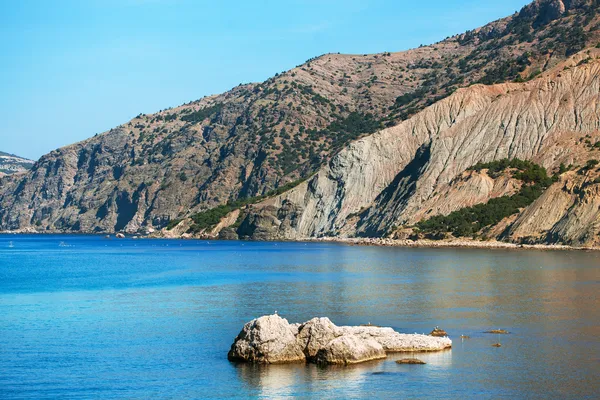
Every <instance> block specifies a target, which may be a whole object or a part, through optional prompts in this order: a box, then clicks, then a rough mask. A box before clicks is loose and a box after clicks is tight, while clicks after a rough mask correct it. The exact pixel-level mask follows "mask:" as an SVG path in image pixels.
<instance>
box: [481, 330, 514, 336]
mask: <svg viewBox="0 0 600 400" xmlns="http://www.w3.org/2000/svg"><path fill="white" fill-rule="evenodd" d="M483 333H497V334H499V335H508V334H509V333H510V332H509V331H506V330H504V329H492V330H491V331H485V332H483Z"/></svg>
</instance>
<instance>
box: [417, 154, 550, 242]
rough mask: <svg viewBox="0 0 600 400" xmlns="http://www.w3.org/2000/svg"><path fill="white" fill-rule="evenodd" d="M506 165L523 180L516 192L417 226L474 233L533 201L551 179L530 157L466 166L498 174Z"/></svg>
mask: <svg viewBox="0 0 600 400" xmlns="http://www.w3.org/2000/svg"><path fill="white" fill-rule="evenodd" d="M508 168H512V169H516V171H515V172H513V177H514V178H516V179H520V180H522V181H523V182H525V183H526V184H525V185H523V186H522V187H521V190H520V191H519V192H518V193H517V194H515V195H513V196H502V197H498V198H495V199H491V200H490V201H488V202H487V203H484V204H477V205H474V206H472V207H465V208H462V209H460V210H457V211H454V212H452V213H450V214H449V215H438V216H435V217H432V218H430V219H428V220H424V221H421V222H419V223H418V224H417V228H418V229H419V230H421V231H422V232H425V233H430V234H440V233H445V232H449V233H452V234H453V235H454V236H456V237H460V236H474V235H475V234H476V233H477V232H479V231H480V230H481V229H483V228H485V227H489V226H493V225H496V224H497V223H499V222H500V221H502V220H503V219H504V218H506V217H509V216H511V215H513V214H516V213H518V212H519V209H521V208H523V207H527V206H528V205H530V204H531V203H533V202H534V201H535V200H536V199H537V198H538V197H539V196H541V195H542V193H543V192H544V190H545V189H546V188H548V187H549V186H550V185H551V184H552V182H553V179H552V178H551V177H549V176H548V175H547V173H546V169H545V168H543V167H542V166H539V165H537V164H534V163H532V162H530V161H522V160H519V159H512V160H508V159H504V160H499V161H493V162H491V163H479V164H476V165H475V166H473V167H471V168H469V170H476V171H480V170H482V169H488V173H489V174H490V176H499V174H500V173H501V172H503V171H505V170H506V169H508Z"/></svg>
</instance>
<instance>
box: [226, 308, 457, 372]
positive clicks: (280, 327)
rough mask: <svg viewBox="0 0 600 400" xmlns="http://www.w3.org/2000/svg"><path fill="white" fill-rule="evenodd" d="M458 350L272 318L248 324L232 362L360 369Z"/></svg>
mask: <svg viewBox="0 0 600 400" xmlns="http://www.w3.org/2000/svg"><path fill="white" fill-rule="evenodd" d="M451 347H452V341H451V340H450V339H449V338H448V337H433V336H427V335H418V334H402V333H398V332H396V331H394V330H393V329H392V328H380V327H375V326H336V325H335V324H334V323H333V322H331V321H330V320H329V318H313V319H311V320H310V321H307V322H305V323H303V324H290V323H289V322H288V321H287V320H286V319H284V318H281V317H280V316H279V315H277V314H275V315H267V316H263V317H260V318H257V319H254V320H252V321H250V322H248V323H246V324H245V325H244V328H243V329H242V331H241V332H240V333H239V335H238V336H237V337H236V338H235V341H234V343H233V344H232V346H231V350H230V351H229V353H228V355H227V358H228V359H229V360H230V361H238V362H249V363H256V364H286V363H304V362H309V363H315V364H342V365H344V364H357V363H362V362H365V361H371V360H378V359H382V358H386V357H387V353H399V352H429V351H441V350H445V349H449V348H451Z"/></svg>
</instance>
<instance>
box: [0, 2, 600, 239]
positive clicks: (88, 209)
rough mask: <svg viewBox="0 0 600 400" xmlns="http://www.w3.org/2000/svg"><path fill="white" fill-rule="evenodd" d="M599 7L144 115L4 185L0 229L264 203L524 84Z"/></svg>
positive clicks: (306, 72) (593, 34)
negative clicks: (366, 147)
mask: <svg viewBox="0 0 600 400" xmlns="http://www.w3.org/2000/svg"><path fill="white" fill-rule="evenodd" d="M597 9H598V5H597V4H596V2H595V1H579V0H574V1H570V2H566V1H565V2H563V1H535V2H533V3H532V4H530V5H528V6H526V7H524V8H523V9H522V10H521V11H520V12H519V13H516V14H514V15H512V16H509V17H506V18H503V19H501V20H499V21H495V22H492V23H490V24H488V25H485V26H484V27H481V28H478V29H475V30H474V31H469V32H466V33H464V34H461V35H456V36H453V37H452V38H448V39H446V40H444V41H441V42H438V43H436V44H434V45H430V46H423V47H421V48H418V49H413V50H409V51H406V52H401V53H383V54H375V55H364V56H357V55H341V54H326V55H322V56H320V57H317V58H315V59H311V60H308V61H307V62H306V63H304V64H302V65H300V66H298V67H296V68H293V69H291V70H289V71H286V72H284V73H282V74H277V75H276V76H275V77H273V78H270V79H268V80H267V81H265V82H263V83H252V84H246V85H240V86H238V87H236V88H234V89H232V90H231V91H229V92H226V93H223V94H220V95H213V96H209V97H206V98H203V99H200V100H198V101H195V102H190V103H187V104H184V105H181V106H179V107H175V108H171V109H167V110H163V111H161V112H158V113H155V114H151V115H144V114H140V115H139V116H138V117H136V118H134V119H132V120H131V121H130V122H128V123H125V124H122V125H120V126H118V127H117V128H115V129H112V130H110V131H108V132H106V133H103V134H100V135H97V136H96V137H93V138H90V139H87V140H85V141H82V142H79V143H76V144H73V145H71V146H67V147H64V148H61V149H57V150H55V151H53V152H51V153H49V154H47V155H45V156H44V157H42V158H41V159H40V161H39V162H38V163H37V164H36V166H35V167H34V169H33V171H31V172H30V173H28V174H27V175H26V176H25V177H21V178H19V179H15V178H11V177H9V178H4V179H3V180H2V181H0V227H1V228H2V229H12V230H17V229H36V230H39V231H46V232H53V231H67V232H113V231H120V230H125V231H130V232H135V231H138V230H142V229H145V228H163V227H165V226H167V225H168V224H169V223H170V222H172V221H175V220H178V219H182V218H183V219H184V218H186V217H190V216H191V215H193V214H194V213H197V212H198V211H202V210H207V209H210V208H212V207H215V206H217V205H219V204H224V203H226V202H228V201H235V200H238V199H242V198H248V197H253V196H260V195H264V194H266V193H268V192H270V191H272V190H273V189H275V188H277V187H283V186H284V185H285V184H286V183H289V182H293V181H296V180H298V179H300V178H307V177H308V176H310V175H312V174H313V173H314V172H315V171H317V170H319V168H321V167H322V166H323V165H327V163H329V162H331V160H333V158H334V157H335V156H336V155H337V154H338V153H339V152H340V151H342V150H343V149H344V148H346V147H347V146H348V144H349V143H350V146H352V144H351V143H353V141H355V140H357V139H359V138H361V137H366V136H367V137H368V135H370V134H373V133H374V132H377V131H379V130H381V129H382V128H384V127H386V126H395V125H397V124H398V123H402V121H406V120H408V119H409V118H410V117H411V116H414V115H416V114H417V113H419V112H420V111H422V110H423V109H425V108H426V107H429V106H432V105H435V104H437V103H438V102H439V101H440V100H442V99H444V98H447V97H448V96H449V95H451V94H452V93H454V92H455V91H456V90H457V89H460V88H461V87H468V86H469V85H471V84H473V83H478V82H479V83H485V84H491V83H496V82H506V81H518V82H522V81H527V80H530V79H533V78H535V76H537V75H539V74H540V73H542V72H543V71H544V70H548V69H551V68H553V67H555V66H556V65H558V64H559V63H560V62H562V61H563V60H564V59H566V58H567V57H568V56H569V55H572V54H575V53H577V51H580V50H581V49H583V48H584V47H586V46H591V45H595V44H596V43H597V42H598V41H599V40H600V36H599V33H598V22H599V19H598V15H597ZM564 38H566V39H565V40H563V39H564Z"/></svg>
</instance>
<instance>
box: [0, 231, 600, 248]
mask: <svg viewBox="0 0 600 400" xmlns="http://www.w3.org/2000/svg"><path fill="white" fill-rule="evenodd" d="M0 235H40V236H44V235H73V236H106V235H110V236H111V238H114V239H117V240H122V239H121V238H117V237H114V236H115V235H116V233H106V232H105V233H97V232H96V233H87V232H78V233H71V232H38V231H35V230H32V231H29V230H23V231H0ZM126 238H129V239H165V240H176V239H181V240H214V241H223V240H224V239H219V238H217V237H212V238H208V237H204V238H202V237H174V236H161V235H157V234H154V233H152V234H149V235H144V234H137V235H134V234H127V236H126ZM237 241H240V242H244V241H248V240H241V239H239V240H237ZM249 241H257V242H292V243H293V242H296V243H322V242H326V243H339V244H346V245H350V246H379V247H406V248H446V249H447V248H456V249H459V248H465V249H499V250H548V251H550V250H561V251H575V250H577V251H600V246H569V245H562V244H518V243H510V242H500V241H497V240H488V241H483V240H474V239H450V240H431V239H419V240H410V239H390V238H342V237H319V238H304V239H297V240H285V239H279V240H249Z"/></svg>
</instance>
